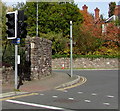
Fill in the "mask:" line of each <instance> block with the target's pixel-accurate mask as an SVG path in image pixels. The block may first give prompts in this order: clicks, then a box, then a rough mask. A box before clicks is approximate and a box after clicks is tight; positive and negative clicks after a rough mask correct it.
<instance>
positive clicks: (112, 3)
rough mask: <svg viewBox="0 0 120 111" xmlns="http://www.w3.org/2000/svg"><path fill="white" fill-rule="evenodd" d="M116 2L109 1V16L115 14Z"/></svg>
mask: <svg viewBox="0 0 120 111" xmlns="http://www.w3.org/2000/svg"><path fill="white" fill-rule="evenodd" d="M115 6H116V3H115V2H110V3H109V11H108V16H109V17H111V16H112V15H114V10H115Z"/></svg>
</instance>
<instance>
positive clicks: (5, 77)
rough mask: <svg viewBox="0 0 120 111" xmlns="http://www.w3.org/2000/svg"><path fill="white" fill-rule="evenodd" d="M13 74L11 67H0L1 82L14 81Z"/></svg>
mask: <svg viewBox="0 0 120 111" xmlns="http://www.w3.org/2000/svg"><path fill="white" fill-rule="evenodd" d="M14 75H15V72H14V70H13V68H12V67H5V66H3V67H2V74H1V76H2V83H3V84H7V83H13V82H14V78H15V77H14Z"/></svg>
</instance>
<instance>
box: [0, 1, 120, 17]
mask: <svg viewBox="0 0 120 111" xmlns="http://www.w3.org/2000/svg"><path fill="white" fill-rule="evenodd" d="M2 1H4V2H5V3H6V4H7V5H13V4H16V3H17V2H26V0H11V1H10V0H2ZM9 1H10V2H9ZM36 1H37V0H36ZM38 1H41V0H38ZM47 1H50V0H47ZM54 1H55V0H54ZM62 1H64V0H62ZM66 1H67V0H66ZM101 1H102V2H101ZM119 1H120V0H74V2H75V4H77V5H78V8H80V9H81V10H82V6H83V5H84V4H85V5H87V6H88V12H89V13H92V14H94V9H95V8H96V7H98V8H99V9H100V15H101V14H102V15H103V17H104V18H108V9H109V3H110V2H116V4H118V2H119Z"/></svg>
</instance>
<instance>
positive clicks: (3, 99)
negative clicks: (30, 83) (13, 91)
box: [0, 93, 38, 101]
mask: <svg viewBox="0 0 120 111" xmlns="http://www.w3.org/2000/svg"><path fill="white" fill-rule="evenodd" d="M32 95H38V93H30V94H24V95H18V96H13V97H7V98H2V99H0V101H5V100H9V99H16V98H21V97H26V96H32Z"/></svg>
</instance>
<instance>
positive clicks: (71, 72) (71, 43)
mask: <svg viewBox="0 0 120 111" xmlns="http://www.w3.org/2000/svg"><path fill="white" fill-rule="evenodd" d="M72 49H73V41H72V21H70V74H71V77H72V76H73V65H72V60H73V58H72Z"/></svg>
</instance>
